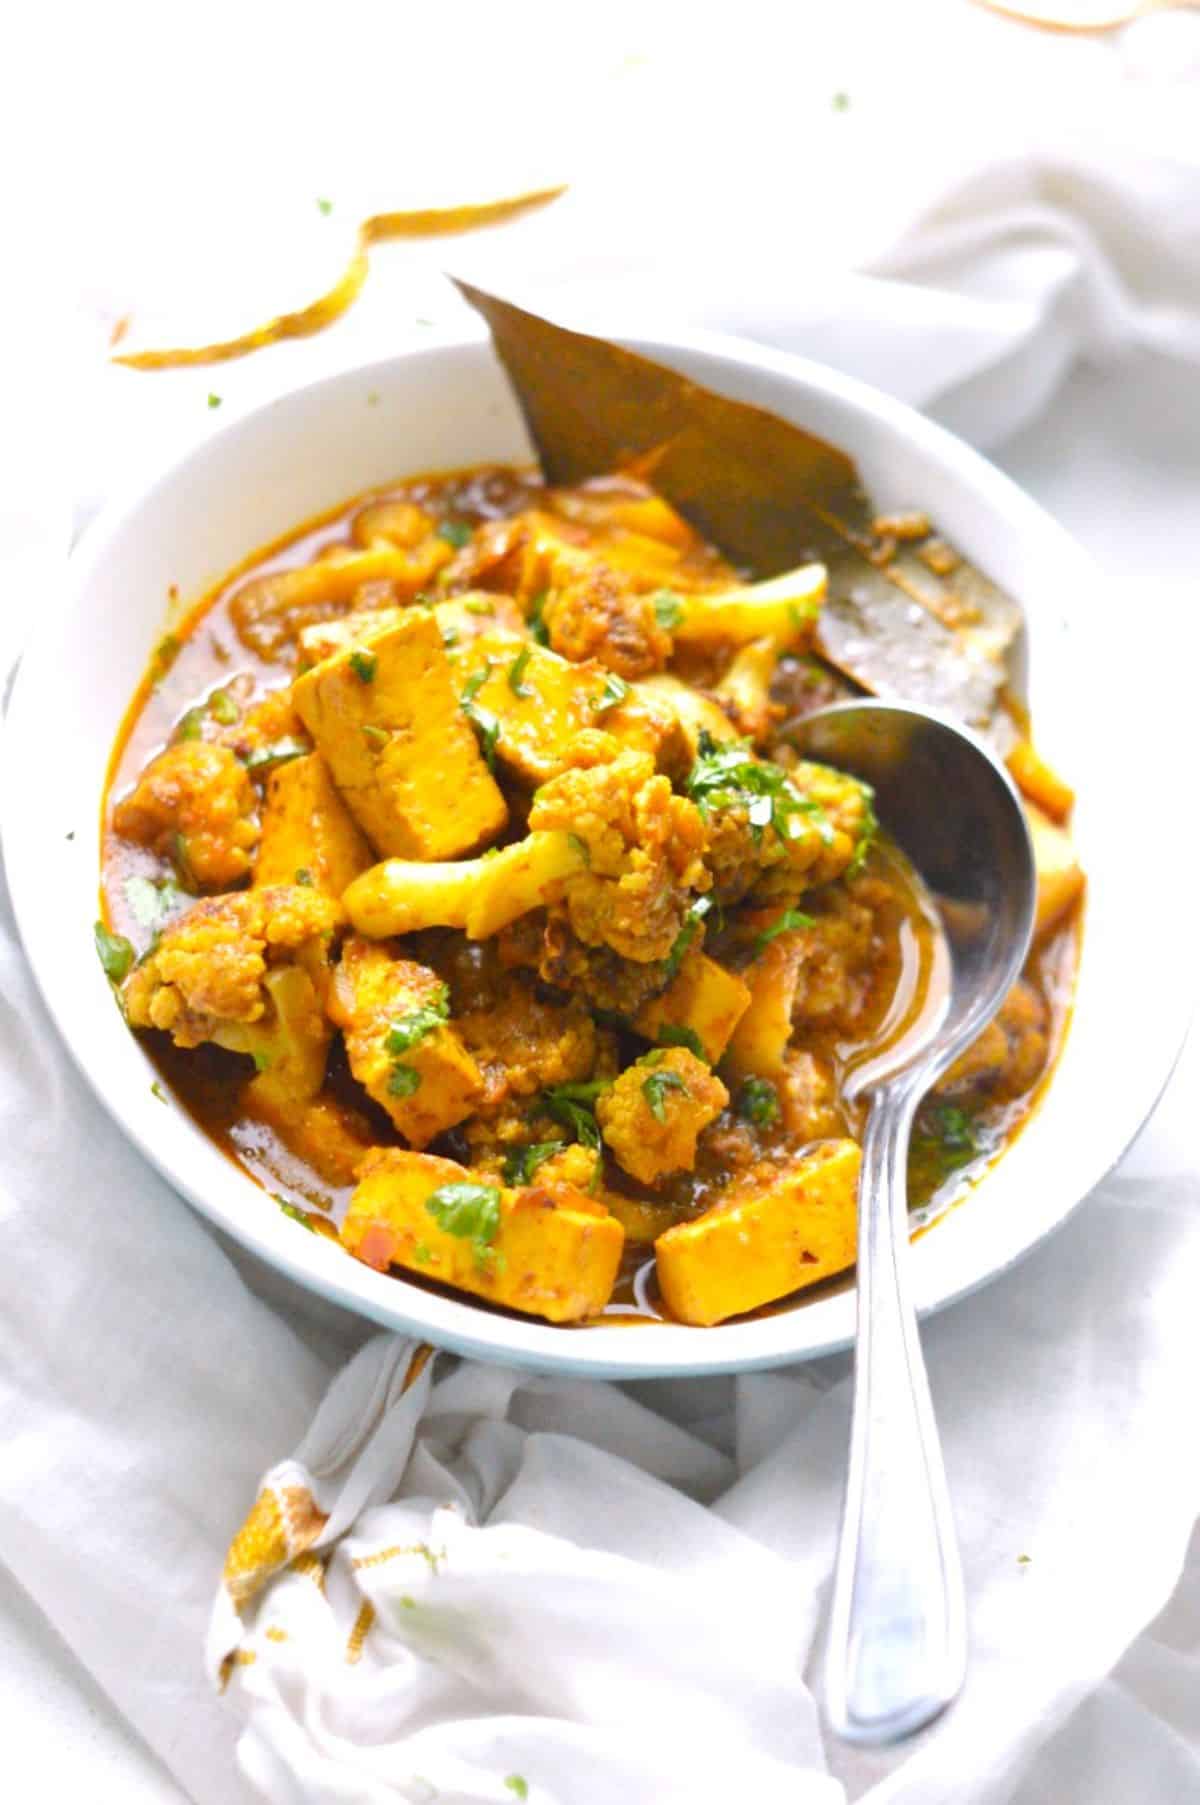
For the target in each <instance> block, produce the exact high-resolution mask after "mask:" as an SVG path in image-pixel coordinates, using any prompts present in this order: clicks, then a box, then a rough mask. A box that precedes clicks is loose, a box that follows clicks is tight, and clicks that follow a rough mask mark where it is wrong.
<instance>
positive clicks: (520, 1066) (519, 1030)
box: [456, 973, 596, 1106]
mask: <svg viewBox="0 0 1200 1805" xmlns="http://www.w3.org/2000/svg"><path fill="white" fill-rule="evenodd" d="M456 1026H457V1028H458V1031H459V1033H460V1034H461V1035H462V1038H463V1040H464V1041H465V1042H466V1044H467V1046H468V1047H469V1048H470V1050H471V1052H472V1053H473V1054H474V1056H475V1059H476V1061H477V1063H478V1065H479V1067H480V1070H481V1071H482V1073H483V1076H484V1082H485V1084H486V1086H487V1093H486V1097H485V1103H486V1104H487V1105H489V1106H490V1105H494V1104H496V1103H499V1102H501V1101H502V1100H503V1099H504V1098H506V1097H508V1096H519V1097H531V1096H533V1095H534V1094H535V1093H536V1092H537V1091H540V1090H542V1089H543V1087H544V1086H546V1085H551V1084H567V1083H570V1082H571V1081H572V1080H573V1079H577V1078H586V1077H587V1076H588V1074H589V1073H590V1072H591V1069H592V1066H593V1064H594V1062H595V1058H596V1029H595V1025H594V1024H593V1022H592V1018H591V1016H590V1015H589V1014H588V1012H587V1010H586V1009H585V1007H584V1005H583V1004H582V1002H579V1001H575V1000H573V1001H571V1002H570V1003H566V1004H558V1003H543V1002H539V1000H538V999H537V997H536V996H534V995H533V993H532V990H531V989H530V988H529V987H527V986H526V984H525V983H524V982H522V980H521V978H520V977H519V976H518V975H517V974H515V973H514V974H513V976H512V977H511V978H510V980H509V987H508V992H507V994H506V995H505V996H503V997H501V998H499V999H497V1001H496V1002H495V1003H494V1005H493V1006H492V1007H490V1008H487V1009H473V1010H471V1011H470V1012H469V1013H468V1014H466V1015H462V1016H460V1017H459V1018H458V1021H457V1023H456Z"/></svg>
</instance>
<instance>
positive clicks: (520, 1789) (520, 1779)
mask: <svg viewBox="0 0 1200 1805" xmlns="http://www.w3.org/2000/svg"><path fill="white" fill-rule="evenodd" d="M504 1784H505V1786H507V1788H508V1790H509V1792H512V1793H516V1795H517V1797H518V1799H527V1798H528V1797H529V1782H528V1780H527V1779H526V1778H525V1776H524V1774H505V1776H504Z"/></svg>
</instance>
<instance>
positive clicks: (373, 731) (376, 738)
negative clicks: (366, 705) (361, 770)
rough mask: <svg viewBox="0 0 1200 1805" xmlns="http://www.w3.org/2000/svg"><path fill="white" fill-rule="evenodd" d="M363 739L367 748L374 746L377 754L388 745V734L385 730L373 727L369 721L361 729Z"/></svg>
mask: <svg viewBox="0 0 1200 1805" xmlns="http://www.w3.org/2000/svg"><path fill="white" fill-rule="evenodd" d="M363 738H364V739H365V740H366V742H367V744H368V746H374V747H375V749H376V751H377V752H378V751H381V750H382V749H383V747H384V746H386V745H387V743H388V734H387V732H386V730H385V729H384V728H382V727H373V726H372V725H371V723H370V722H369V721H368V723H367V725H366V726H365V727H364V728H363Z"/></svg>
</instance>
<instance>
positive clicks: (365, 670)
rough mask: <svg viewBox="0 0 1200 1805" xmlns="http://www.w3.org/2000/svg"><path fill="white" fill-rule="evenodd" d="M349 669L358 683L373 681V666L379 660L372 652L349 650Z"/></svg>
mask: <svg viewBox="0 0 1200 1805" xmlns="http://www.w3.org/2000/svg"><path fill="white" fill-rule="evenodd" d="M349 662H350V669H351V670H352V671H353V672H354V675H355V676H356V677H357V678H358V680H359V682H360V683H374V681H375V667H376V666H377V665H378V663H379V660H378V658H376V656H375V654H374V653H373V652H351V654H350V661H349Z"/></svg>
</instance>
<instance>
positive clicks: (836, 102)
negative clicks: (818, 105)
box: [829, 91, 850, 113]
mask: <svg viewBox="0 0 1200 1805" xmlns="http://www.w3.org/2000/svg"><path fill="white" fill-rule="evenodd" d="M829 104H830V106H831V107H832V108H833V110H834V112H835V113H848V112H849V110H850V96H849V95H848V94H845V93H842V92H841V91H839V92H838V93H836V94H835V95H834V97H833V99H832V100H831V101H830V103H829Z"/></svg>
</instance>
